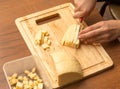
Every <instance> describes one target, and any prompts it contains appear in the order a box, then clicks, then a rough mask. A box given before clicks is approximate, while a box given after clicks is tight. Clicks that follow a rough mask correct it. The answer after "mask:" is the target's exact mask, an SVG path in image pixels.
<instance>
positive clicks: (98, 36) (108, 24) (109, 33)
mask: <svg viewBox="0 0 120 89" xmlns="http://www.w3.org/2000/svg"><path fill="white" fill-rule="evenodd" d="M119 36H120V20H109V21H101V22H98V23H96V24H94V25H92V26H89V27H87V28H85V29H84V30H82V31H80V33H79V36H78V37H79V39H80V40H81V41H83V42H87V43H105V42H109V41H112V40H114V39H116V38H117V37H119Z"/></svg>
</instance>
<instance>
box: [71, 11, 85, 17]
mask: <svg viewBox="0 0 120 89" xmlns="http://www.w3.org/2000/svg"><path fill="white" fill-rule="evenodd" d="M73 17H74V18H82V17H84V13H83V12H82V11H78V12H76V13H74V15H73Z"/></svg>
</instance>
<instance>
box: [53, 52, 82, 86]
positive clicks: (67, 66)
mask: <svg viewBox="0 0 120 89" xmlns="http://www.w3.org/2000/svg"><path fill="white" fill-rule="evenodd" d="M51 56H52V58H53V61H54V65H55V68H56V72H57V82H58V85H59V86H63V85H66V84H68V83H71V82H73V81H76V80H80V79H81V78H82V75H83V73H82V68H81V65H80V63H79V62H78V60H77V59H76V58H75V57H74V56H72V55H70V54H67V53H66V52H65V51H57V52H54V53H52V54H51Z"/></svg>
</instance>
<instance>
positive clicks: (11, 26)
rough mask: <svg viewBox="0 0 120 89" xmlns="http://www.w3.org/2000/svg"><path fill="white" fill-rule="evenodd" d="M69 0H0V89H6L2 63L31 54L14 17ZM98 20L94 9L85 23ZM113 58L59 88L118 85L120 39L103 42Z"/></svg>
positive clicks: (112, 87)
mask: <svg viewBox="0 0 120 89" xmlns="http://www.w3.org/2000/svg"><path fill="white" fill-rule="evenodd" d="M65 2H70V1H69V0H0V89H9V87H8V84H7V81H6V79H5V76H4V73H3V69H2V68H3V65H4V63H6V62H8V61H12V60H16V59H18V58H22V57H25V56H29V55H31V53H30V51H29V50H28V48H27V46H26V44H25V42H24V40H23V38H22V37H21V35H20V33H19V31H18V29H17V27H16V25H15V22H14V21H15V19H16V18H18V17H21V16H25V15H28V14H31V13H33V12H37V11H41V10H44V9H47V8H50V7H53V6H56V5H59V4H62V3H65ZM100 20H102V17H101V16H100V15H99V13H98V11H97V10H94V11H93V13H92V14H91V15H90V16H89V17H88V18H87V19H86V22H87V24H88V25H91V24H93V23H96V22H98V21H100ZM103 46H104V48H105V50H106V51H107V53H108V54H109V55H110V56H111V58H112V59H113V62H114V65H115V66H114V68H112V69H110V70H107V71H104V72H102V73H100V74H97V75H96V76H94V77H90V78H87V79H85V80H83V81H81V82H78V83H75V84H71V85H69V86H66V87H64V88H63V89H119V88H120V54H119V53H120V43H119V42H118V41H117V40H115V41H113V42H110V43H107V44H103Z"/></svg>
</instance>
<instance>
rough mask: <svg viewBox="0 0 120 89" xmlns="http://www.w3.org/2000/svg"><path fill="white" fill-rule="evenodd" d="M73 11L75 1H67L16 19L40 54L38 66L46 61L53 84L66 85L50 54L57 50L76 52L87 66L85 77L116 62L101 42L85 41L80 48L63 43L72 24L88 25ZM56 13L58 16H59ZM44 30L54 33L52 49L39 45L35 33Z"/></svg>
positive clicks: (29, 45)
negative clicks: (57, 72)
mask: <svg viewBox="0 0 120 89" xmlns="http://www.w3.org/2000/svg"><path fill="white" fill-rule="evenodd" d="M73 12H74V6H73V5H72V4H71V3H65V4H62V5H58V6H56V7H53V8H50V9H47V10H43V11H40V12H36V13H33V14H30V15H27V16H24V17H20V18H17V19H16V25H17V27H18V30H19V31H20V33H21V35H22V37H23V39H24V40H25V42H26V44H27V46H28V48H29V50H30V51H31V53H32V55H33V56H34V55H35V56H38V58H37V59H36V62H37V63H39V64H38V67H41V66H42V65H40V64H41V63H42V64H43V68H44V69H43V71H44V70H45V72H47V73H48V74H47V76H48V77H49V79H48V80H47V81H51V84H52V87H53V88H57V87H61V86H63V85H61V86H60V85H59V84H58V83H57V82H56V77H57V76H56V71H55V68H54V66H53V65H54V63H53V60H52V59H51V56H50V55H51V54H52V53H53V52H55V51H56V50H65V52H67V53H69V54H71V55H73V56H74V57H75V58H76V59H77V60H78V61H79V62H80V64H81V67H82V70H83V78H86V77H88V76H92V75H93V74H95V73H98V72H101V71H103V70H105V69H107V68H110V67H111V66H113V62H112V59H111V58H110V57H109V55H108V54H107V53H106V52H105V50H104V49H103V47H102V46H101V45H86V44H82V43H81V45H80V47H79V49H74V48H71V47H66V46H62V45H61V39H62V37H63V35H64V33H65V32H66V30H67V28H68V27H69V26H70V25H72V24H81V26H84V28H85V27H86V26H87V25H86V24H85V22H84V21H83V23H79V20H78V19H74V18H73ZM56 17H57V19H55V18H56ZM36 21H37V22H38V21H39V23H40V24H39V25H38V24H37V23H36ZM41 23H42V24H41ZM63 23H64V24H63ZM40 30H46V31H48V33H49V34H50V38H51V41H52V45H51V46H50V50H43V49H42V47H41V46H37V45H35V34H36V33H38V32H39V31H40ZM40 62H41V63H40ZM40 72H41V71H40ZM55 76H56V77H55ZM78 80H79V79H78ZM73 82H75V81H73Z"/></svg>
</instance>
